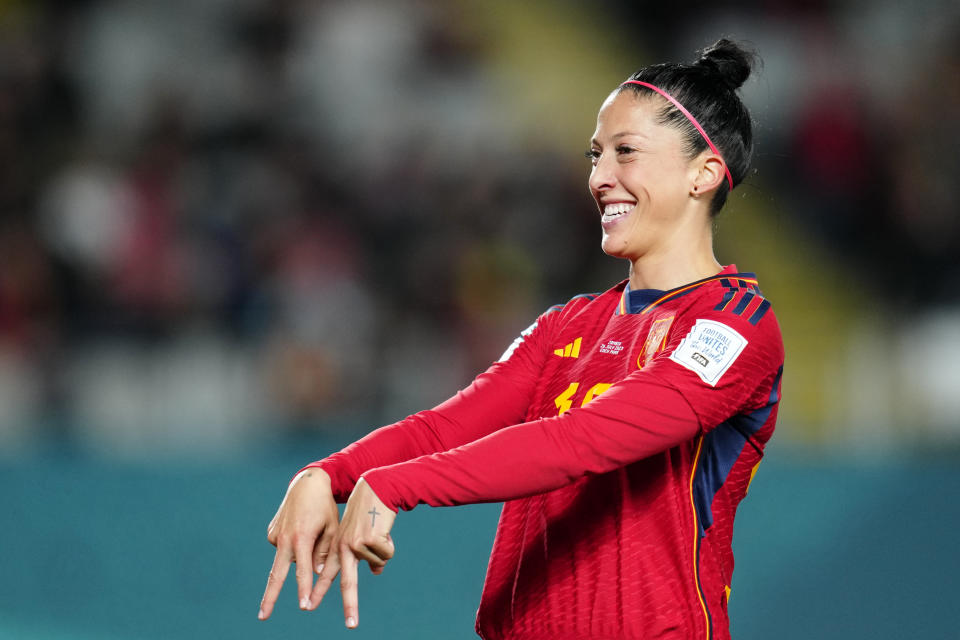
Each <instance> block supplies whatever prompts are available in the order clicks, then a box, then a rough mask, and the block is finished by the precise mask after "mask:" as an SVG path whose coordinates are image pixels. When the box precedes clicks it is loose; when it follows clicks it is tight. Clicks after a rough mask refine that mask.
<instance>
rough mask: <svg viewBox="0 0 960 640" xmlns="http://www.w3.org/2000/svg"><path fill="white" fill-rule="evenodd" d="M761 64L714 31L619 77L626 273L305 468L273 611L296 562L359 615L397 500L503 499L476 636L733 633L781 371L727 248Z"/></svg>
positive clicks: (753, 284) (618, 169) (602, 167)
mask: <svg viewBox="0 0 960 640" xmlns="http://www.w3.org/2000/svg"><path fill="white" fill-rule="evenodd" d="M752 60H753V57H752V55H751V54H749V53H747V52H746V51H744V50H743V49H741V48H740V47H739V46H738V45H736V44H734V43H732V42H730V41H727V40H720V41H719V42H717V43H716V44H715V45H713V46H712V47H710V48H708V49H707V50H705V51H704V52H703V53H702V55H701V57H700V59H699V60H697V61H696V62H695V63H693V64H659V65H654V66H651V67H647V68H644V69H642V70H641V71H639V72H637V73H636V74H634V75H633V76H631V77H630V79H629V80H627V81H626V82H624V83H623V84H622V85H620V86H619V87H617V88H616V89H615V90H614V91H613V93H611V94H610V96H609V97H608V98H607V99H606V101H605V102H604V103H603V105H602V106H601V108H600V112H599V115H598V116H597V128H596V132H595V133H594V135H593V139H592V140H591V142H590V150H589V151H588V152H587V156H588V158H589V159H590V161H591V163H592V169H591V172H590V179H589V187H590V192H591V194H592V195H593V197H594V199H595V200H596V202H597V206H598V208H599V217H600V226H601V229H602V240H601V246H602V248H603V251H604V252H606V253H607V254H609V255H611V256H614V257H618V258H623V259H625V260H627V261H628V263H629V278H628V279H627V280H624V281H623V282H621V283H619V284H617V285H616V286H614V287H613V288H611V289H609V290H608V291H606V292H604V293H600V294H590V295H582V296H577V297H575V298H573V299H572V300H570V301H569V302H567V303H566V304H563V305H559V306H557V307H553V308H551V309H549V310H547V311H546V312H545V313H544V314H542V315H541V316H540V317H539V318H538V319H537V321H536V322H534V323H533V325H532V326H531V327H530V328H528V329H527V330H526V331H524V332H523V333H522V334H521V336H520V337H519V338H518V339H517V340H516V341H515V342H514V343H513V345H511V347H510V348H509V349H508V350H507V352H506V353H504V355H503V356H502V357H501V358H500V360H499V361H498V362H496V363H495V364H493V365H492V366H491V367H490V368H489V369H488V370H487V371H486V372H485V373H483V374H481V375H480V376H479V377H477V378H476V380H474V382H473V383H472V384H471V385H470V386H469V387H468V388H466V389H464V390H463V391H461V392H459V393H458V394H457V395H455V396H454V397H453V398H451V399H449V400H447V401H446V402H444V403H443V404H441V405H440V406H438V407H436V408H434V409H432V410H430V411H422V412H420V413H418V414H416V415H413V416H410V417H408V418H406V419H405V420H401V421H400V422H398V423H396V424H393V425H390V426H387V427H383V428H381V429H378V430H377V431H374V432H373V433H371V434H370V435H368V436H366V437H364V438H363V439H361V440H359V441H358V442H356V443H354V444H352V445H350V446H349V447H347V448H346V449H344V450H343V451H341V452H339V453H336V454H334V455H332V456H330V457H328V458H325V459H323V460H319V461H317V462H314V463H312V464H310V465H308V466H307V467H306V468H304V469H303V470H302V471H301V472H300V473H298V474H297V475H296V476H295V478H294V480H293V481H292V483H291V484H290V487H289V489H288V491H287V495H286V497H285V498H284V500H283V502H282V503H281V505H280V508H279V510H278V511H277V514H276V516H274V518H273V520H272V522H271V523H270V526H269V529H268V536H267V537H268V539H269V541H270V542H271V543H272V544H274V545H276V547H277V553H276V558H275V560H274V564H273V568H272V571H271V573H270V578H269V580H268V582H267V588H266V593H265V594H264V597H263V602H262V604H261V610H260V617H261V618H267V617H269V615H270V613H271V611H272V609H273V606H274V603H275V602H276V599H277V596H278V594H279V592H280V589H281V586H282V583H283V580H284V578H285V576H286V574H287V571H288V569H289V565H290V562H296V564H297V571H296V575H297V584H298V589H299V597H300V606H301V608H303V609H313V608H315V607H316V606H317V605H318V604H319V603H320V600H321V598H322V597H323V596H324V594H325V593H326V591H327V589H328V588H329V587H330V584H331V582H332V581H333V579H334V577H335V576H336V575H337V573H339V574H340V587H341V593H342V597H343V607H344V615H345V618H346V624H347V626H348V627H353V626H356V625H357V623H358V622H359V609H358V601H357V568H358V563H359V562H360V561H362V560H365V561H367V562H368V563H369V565H370V568H371V569H372V570H373V572H374V573H379V572H380V571H381V570H382V569H383V567H384V565H385V564H386V562H387V561H388V560H390V558H391V557H392V556H393V553H394V546H393V542H392V540H391V537H390V530H391V528H392V526H393V524H394V519H395V517H396V512H397V511H398V510H400V509H413V508H414V507H415V506H416V505H417V504H421V503H423V504H429V505H434V506H440V505H457V504H469V503H476V502H500V501H503V502H505V505H504V507H503V513H502V515H501V517H500V523H499V526H498V530H497V535H496V540H495V542H494V545H493V551H492V552H491V555H490V562H489V566H488V569H487V577H486V581H485V584H484V588H483V594H482V597H481V601H480V608H479V610H478V612H477V623H476V629H477V632H478V633H479V634H480V636H481V637H483V638H486V639H488V640H492V639H494V638H537V639H541V638H683V639H685V640H687V639H690V638H704V639H708V638H716V639H724V638H729V623H728V618H727V598H728V595H729V591H730V578H731V573H732V571H733V554H732V551H731V537H732V530H733V518H734V514H735V512H736V507H737V504H738V503H739V502H740V500H741V499H742V498H743V496H744V495H745V493H746V491H747V486H748V484H749V483H750V480H751V478H752V476H753V473H754V472H755V470H756V467H757V465H758V464H759V462H760V459H761V457H762V454H763V447H764V444H765V443H766V442H767V440H768V439H769V438H770V436H771V434H772V433H773V429H774V422H775V420H776V414H777V406H778V402H779V399H780V377H781V373H782V371H783V345H782V341H781V338H780V330H779V327H778V325H777V321H776V319H775V317H774V314H773V312H772V311H771V310H770V303H769V302H768V301H767V300H766V299H765V298H764V297H763V295H762V294H761V293H760V289H759V288H758V285H757V280H756V277H755V276H754V275H752V274H749V273H740V272H738V271H737V269H736V267H734V266H732V265H731V266H721V265H720V264H719V263H718V262H717V260H716V258H715V257H714V253H713V245H712V224H713V218H714V216H715V215H716V214H717V213H718V212H719V211H720V209H721V207H722V206H723V204H724V202H725V200H726V198H727V194H728V193H729V192H730V190H731V189H733V187H734V186H736V185H737V184H738V183H739V182H740V181H741V180H743V178H744V176H745V175H746V173H747V168H748V166H749V161H750V155H751V150H752V133H751V126H750V116H749V114H748V113H747V110H746V108H745V107H744V105H743V104H742V102H741V101H740V99H739V97H738V96H737V93H736V90H737V89H738V88H739V87H740V86H741V85H742V84H743V82H744V81H745V80H746V78H747V77H748V75H749V73H750V70H751V62H752ZM337 501H341V502H342V501H346V508H345V510H344V513H343V519H342V520H341V521H339V522H338V518H337V516H338V514H337V506H336V502H337ZM314 572H316V573H317V574H319V577H318V578H317V581H316V584H315V585H314V584H313V576H314Z"/></svg>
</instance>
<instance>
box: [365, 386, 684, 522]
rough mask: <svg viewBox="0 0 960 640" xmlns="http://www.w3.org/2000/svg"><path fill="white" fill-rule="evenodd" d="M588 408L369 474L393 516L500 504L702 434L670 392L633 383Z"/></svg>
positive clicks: (678, 398)
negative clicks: (424, 507)
mask: <svg viewBox="0 0 960 640" xmlns="http://www.w3.org/2000/svg"><path fill="white" fill-rule="evenodd" d="M607 393H609V394H610V396H609V397H608V396H607V394H604V396H601V397H599V398H598V399H596V400H595V401H594V402H592V403H590V404H589V405H587V406H586V407H582V408H579V409H573V410H570V411H568V412H566V413H564V414H563V415H562V416H558V417H555V418H544V419H540V420H535V421H532V422H527V423H523V424H519V425H516V426H512V427H508V428H505V429H502V430H500V431H498V432H496V433H494V434H491V435H488V436H486V437H484V438H482V439H480V440H477V441H475V442H472V443H470V444H467V445H464V446H462V447H459V448H457V449H454V450H451V451H447V452H443V453H436V454H433V455H429V456H425V457H421V458H417V459H414V460H410V461H408V462H404V463H399V464H395V465H392V466H388V467H381V468H377V469H372V470H370V471H368V472H366V473H364V474H363V476H364V479H365V480H366V481H367V482H368V483H369V484H370V486H371V488H373V490H374V491H375V492H376V494H377V495H378V496H379V497H380V499H381V500H383V501H384V502H385V503H386V504H387V505H388V506H390V508H392V509H412V508H413V507H414V506H415V505H417V504H429V505H432V506H450V505H456V504H471V503H477V502H501V501H505V500H513V499H516V498H521V497H525V496H529V495H534V494H538V493H543V492H545V491H551V490H553V489H557V488H559V487H562V486H565V485H567V484H570V483H571V482H573V481H575V480H576V479H577V478H579V477H581V476H583V475H587V474H598V473H605V472H607V471H612V470H614V469H617V468H619V467H622V466H625V465H627V464H630V463H631V462H634V461H636V460H640V459H643V458H646V457H648V456H650V455H653V454H655V453H658V452H660V451H665V450H667V449H669V448H671V447H674V446H676V445H678V444H680V443H682V442H685V441H688V440H690V439H691V438H693V437H694V436H695V435H696V434H697V432H698V431H699V429H700V424H699V421H698V419H697V416H696V414H695V413H694V412H693V410H692V409H691V408H690V406H689V405H688V404H687V403H686V401H685V400H684V398H683V396H682V395H681V394H680V393H679V392H678V391H676V390H675V389H673V388H672V387H670V386H668V385H662V384H656V383H636V382H635V383H632V384H631V385H629V386H627V387H625V388H621V389H620V390H614V389H611V390H610V391H609V392H607Z"/></svg>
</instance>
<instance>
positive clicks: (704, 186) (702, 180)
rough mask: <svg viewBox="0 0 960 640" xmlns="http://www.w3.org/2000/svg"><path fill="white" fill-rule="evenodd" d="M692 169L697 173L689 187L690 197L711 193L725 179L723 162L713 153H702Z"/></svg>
mask: <svg viewBox="0 0 960 640" xmlns="http://www.w3.org/2000/svg"><path fill="white" fill-rule="evenodd" d="M694 167H695V168H696V169H697V173H696V177H695V178H694V180H693V185H692V186H691V187H690V195H692V196H695V197H696V196H702V195H704V194H708V193H713V192H714V191H715V190H716V189H717V187H719V186H720V184H721V183H722V182H723V181H724V180H726V179H727V174H726V172H725V171H724V169H723V167H724V165H723V160H722V159H721V158H720V156H718V155H717V154H715V153H710V152H709V151H704V152H703V153H702V154H700V156H699V157H698V158H697V160H696V161H695V165H694Z"/></svg>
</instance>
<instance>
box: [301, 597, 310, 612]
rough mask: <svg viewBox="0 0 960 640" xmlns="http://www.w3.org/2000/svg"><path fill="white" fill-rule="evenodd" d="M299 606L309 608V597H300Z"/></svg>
mask: <svg viewBox="0 0 960 640" xmlns="http://www.w3.org/2000/svg"><path fill="white" fill-rule="evenodd" d="M300 608H301V609H309V608H310V598H300Z"/></svg>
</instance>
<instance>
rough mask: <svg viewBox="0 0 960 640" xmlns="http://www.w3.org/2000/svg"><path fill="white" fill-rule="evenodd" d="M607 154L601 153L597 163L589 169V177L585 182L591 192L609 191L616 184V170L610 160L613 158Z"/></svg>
mask: <svg viewBox="0 0 960 640" xmlns="http://www.w3.org/2000/svg"><path fill="white" fill-rule="evenodd" d="M608 156H609V154H606V153H601V154H600V158H599V159H598V160H597V163H596V164H595V165H593V167H592V168H591V170H590V179H589V180H587V184H588V185H589V186H590V191H591V192H592V193H600V192H603V191H609V190H610V189H612V188H613V187H615V186H616V184H617V178H616V171H615V167H614V164H613V162H612V160H614V158H613V157H608Z"/></svg>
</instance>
